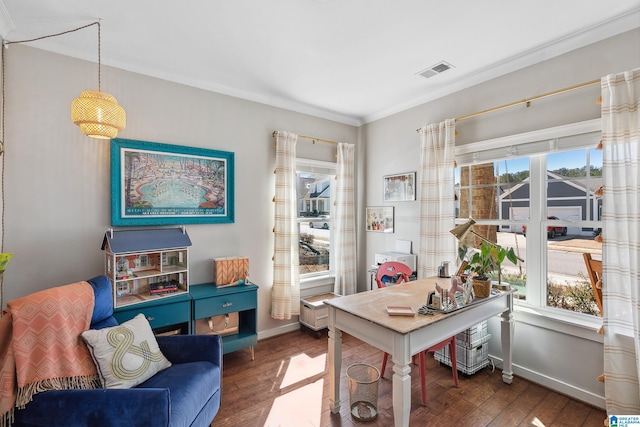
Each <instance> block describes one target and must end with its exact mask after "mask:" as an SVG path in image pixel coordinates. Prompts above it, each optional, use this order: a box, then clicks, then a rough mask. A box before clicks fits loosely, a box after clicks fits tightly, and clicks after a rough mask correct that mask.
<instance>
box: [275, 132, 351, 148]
mask: <svg viewBox="0 0 640 427" xmlns="http://www.w3.org/2000/svg"><path fill="white" fill-rule="evenodd" d="M277 134H278V131H277V130H274V131H273V135H272V136H274V137H275V136H276V135H277ZM298 138H304V139H308V140H310V141H313V143H314V144H315V143H316V142H324V143H326V144H333V145H338V144H339V142H336V141H330V140H328V139H322V138H316V137H315V136H306V135H298Z"/></svg>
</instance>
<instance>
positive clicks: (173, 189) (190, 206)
mask: <svg viewBox="0 0 640 427" xmlns="http://www.w3.org/2000/svg"><path fill="white" fill-rule="evenodd" d="M233 162H234V158H233V153H231V152H227V151H218V150H209V149H206V148H193V147H185V146H181V145H171V144H160V143H157V142H146V141H134V140H129V139H119V138H115V139H112V140H111V225H113V226H134V225H135V226H137V225H169V224H203V223H229V222H234V199H233V193H234V191H233V183H234V182H233V178H234V165H233Z"/></svg>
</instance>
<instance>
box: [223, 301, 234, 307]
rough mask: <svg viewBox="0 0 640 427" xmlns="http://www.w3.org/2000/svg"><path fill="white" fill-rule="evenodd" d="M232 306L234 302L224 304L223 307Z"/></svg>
mask: <svg viewBox="0 0 640 427" xmlns="http://www.w3.org/2000/svg"><path fill="white" fill-rule="evenodd" d="M232 305H233V303H232V302H225V303H224V304H222V306H223V307H231V306H232Z"/></svg>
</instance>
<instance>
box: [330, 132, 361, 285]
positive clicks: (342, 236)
mask: <svg viewBox="0 0 640 427" xmlns="http://www.w3.org/2000/svg"><path fill="white" fill-rule="evenodd" d="M354 156H355V146H354V145H353V144H345V143H342V142H341V143H339V144H338V164H337V171H336V201H335V213H334V215H335V222H334V224H335V230H334V231H335V237H334V239H335V243H334V245H335V246H334V247H335V272H336V281H335V285H334V293H336V294H339V295H351V294H355V293H356V283H357V281H356V216H355V204H354V182H355V180H354Z"/></svg>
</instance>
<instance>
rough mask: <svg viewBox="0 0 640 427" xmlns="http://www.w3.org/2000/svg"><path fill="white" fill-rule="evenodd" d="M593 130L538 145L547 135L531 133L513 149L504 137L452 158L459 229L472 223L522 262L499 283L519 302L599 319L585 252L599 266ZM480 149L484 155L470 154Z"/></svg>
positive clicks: (598, 169) (598, 171)
mask: <svg viewBox="0 0 640 427" xmlns="http://www.w3.org/2000/svg"><path fill="white" fill-rule="evenodd" d="M594 126H595V123H592V122H584V127H585V128H587V129H588V130H590V131H589V132H583V133H576V134H569V132H568V131H566V127H559V128H555V129H553V130H552V131H555V132H560V133H562V132H565V133H566V135H564V136H561V137H554V138H549V139H546V138H545V139H537V138H539V137H540V136H542V135H544V133H545V132H547V131H549V130H545V131H539V132H532V133H531V134H524V135H527V136H529V138H528V139H527V138H525V137H524V136H523V135H516V136H514V137H513V139H514V140H516V141H519V145H517V146H513V145H508V144H509V143H511V142H513V141H511V140H509V138H501V139H500V140H494V141H488V142H484V143H478V144H471V146H470V147H467V148H465V147H464V146H463V147H461V148H462V149H461V150H460V151H461V153H458V152H456V159H457V161H458V163H459V165H460V166H459V167H458V168H457V169H456V172H455V173H456V175H455V183H456V196H457V203H458V206H456V216H457V218H459V219H458V220H457V222H458V223H463V222H465V221H466V220H467V218H469V217H471V218H473V219H474V220H476V225H475V226H474V231H476V232H477V233H478V234H480V235H482V236H484V237H486V238H487V239H488V240H491V241H493V242H497V243H498V244H499V245H501V246H502V247H505V248H513V249H514V252H515V253H516V255H518V256H519V257H521V258H522V259H524V262H522V263H518V265H513V264H511V263H510V262H509V261H507V260H505V262H504V263H503V265H502V273H503V274H502V281H506V282H509V283H510V284H511V285H513V286H514V287H515V288H516V289H517V291H518V292H517V297H518V298H519V299H520V300H521V301H522V302H525V303H527V304H530V305H533V306H536V307H545V308H550V309H553V310H557V309H560V310H563V311H562V313H565V314H567V313H569V312H571V313H579V314H582V315H596V316H597V315H599V311H598V308H597V305H596V303H595V299H594V296H593V291H592V289H591V283H590V282H589V277H588V275H587V272H586V266H585V262H584V258H583V253H590V254H591V255H592V257H593V258H595V259H602V258H601V256H602V255H601V254H602V245H601V244H600V243H598V242H597V241H595V240H594V237H595V236H596V235H597V234H598V233H599V232H600V231H601V227H602V223H601V212H602V201H601V199H599V198H598V197H596V194H597V190H598V188H599V187H600V186H601V185H602V155H601V152H600V151H597V150H595V149H594V148H593V147H595V145H596V144H597V142H598V141H599V138H600V132H599V131H591V130H592V129H593V127H594ZM574 127H575V126H574ZM573 131H575V129H573ZM492 143H493V145H492ZM481 144H482V145H481ZM487 146H488V148H486V147H487ZM480 147H485V149H484V150H482V151H476V152H474V151H473V149H479V148H480ZM518 153H523V154H525V155H520V156H518V155H517V154H518ZM459 154H460V155H459ZM492 157H493V158H494V159H492ZM467 239H469V240H467V241H465V243H466V244H467V246H469V247H475V248H477V247H479V246H480V240H479V239H477V238H475V240H473V239H474V236H471V237H468V238H467ZM496 276H497V274H496ZM495 279H496V277H495V276H494V280H495ZM571 315H573V314H571Z"/></svg>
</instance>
